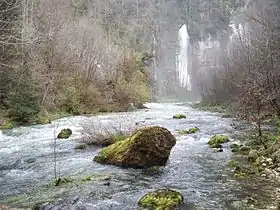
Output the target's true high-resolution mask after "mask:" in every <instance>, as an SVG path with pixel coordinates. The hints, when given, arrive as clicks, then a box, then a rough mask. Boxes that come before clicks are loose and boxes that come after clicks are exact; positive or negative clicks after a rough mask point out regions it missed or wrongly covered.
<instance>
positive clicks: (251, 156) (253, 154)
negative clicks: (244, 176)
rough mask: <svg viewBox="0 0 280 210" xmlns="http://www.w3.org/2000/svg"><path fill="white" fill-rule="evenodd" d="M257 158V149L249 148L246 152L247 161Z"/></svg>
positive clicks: (254, 160) (253, 160)
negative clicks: (247, 152)
mask: <svg viewBox="0 0 280 210" xmlns="http://www.w3.org/2000/svg"><path fill="white" fill-rule="evenodd" d="M257 158H258V151H257V150H250V151H249V154H248V161H249V162H252V163H253V162H256V160H257Z"/></svg>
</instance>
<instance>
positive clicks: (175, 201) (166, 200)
mask: <svg viewBox="0 0 280 210" xmlns="http://www.w3.org/2000/svg"><path fill="white" fill-rule="evenodd" d="M183 202H184V198H183V196H182V194H181V193H179V192H176V191H174V190H170V189H160V190H156V191H154V192H150V193H148V194H146V195H144V196H143V197H142V198H141V199H140V200H139V202H138V205H139V206H141V207H143V208H145V209H156V210H164V209H173V208H176V207H178V206H179V205H180V204H182V203H183Z"/></svg>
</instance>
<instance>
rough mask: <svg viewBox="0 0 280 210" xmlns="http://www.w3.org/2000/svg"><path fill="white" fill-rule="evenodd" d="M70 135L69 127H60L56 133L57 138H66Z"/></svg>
mask: <svg viewBox="0 0 280 210" xmlns="http://www.w3.org/2000/svg"><path fill="white" fill-rule="evenodd" d="M71 135H72V130H71V129H69V128H64V129H62V130H61V131H60V132H59V134H58V135H57V138H58V139H68V138H69V137H70V136H71Z"/></svg>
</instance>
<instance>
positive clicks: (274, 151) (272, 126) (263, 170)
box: [191, 103, 280, 209]
mask: <svg viewBox="0 0 280 210" xmlns="http://www.w3.org/2000/svg"><path fill="white" fill-rule="evenodd" d="M191 106H192V107H193V108H196V109H200V110H204V111H209V112H214V113H221V114H222V116H224V117H233V116H235V113H234V112H233V111H232V110H231V109H229V108H227V107H226V106H224V105H218V104H215V105H206V104H202V103H197V104H192V105H191ZM235 129H237V130H238V126H237V127H235ZM230 148H231V151H232V153H233V154H234V155H233V156H232V158H231V160H230V161H229V162H228V167H229V168H231V169H232V176H233V177H234V178H235V179H236V180H238V181H239V182H246V181H250V182H252V181H253V185H256V186H258V187H257V189H255V190H258V189H259V190H260V191H261V189H265V188H268V189H265V190H264V195H265V199H263V200H261V201H260V200H258V199H255V198H254V193H255V192H254V191H255V190H254V191H252V195H251V200H250V201H248V200H247V201H245V202H244V201H241V202H240V203H239V205H241V206H247V207H248V205H249V206H252V207H254V206H255V205H259V204H260V202H263V203H266V204H267V209H279V207H280V206H279V202H280V193H279V189H280V120H279V119H278V118H276V117H275V118H273V117H271V116H270V117H266V118H265V119H263V121H262V125H261V133H259V129H256V128H255V127H254V126H251V129H249V130H248V131H247V132H246V133H243V134H241V135H238V137H237V139H236V141H235V142H234V143H232V144H231V145H230ZM268 186H269V187H268Z"/></svg>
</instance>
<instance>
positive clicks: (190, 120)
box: [0, 103, 247, 210]
mask: <svg viewBox="0 0 280 210" xmlns="http://www.w3.org/2000/svg"><path fill="white" fill-rule="evenodd" d="M147 106H148V108H149V109H147V110H138V111H133V112H128V113H110V114H106V115H99V116H91V117H87V116H75V117H67V118H63V119H59V120H57V121H54V122H52V123H51V124H47V125H34V126H28V127H18V128H14V129H12V130H8V131H3V132H0V186H1V189H0V201H2V202H1V203H7V202H8V203H14V204H15V205H16V206H18V207H22V206H25V205H26V204H25V203H26V201H29V199H31V200H32V198H30V195H32V196H35V195H36V194H38V195H39V197H40V198H43V199H45V200H46V201H48V200H51V199H53V198H55V199H54V200H55V201H54V202H52V204H51V205H45V206H44V208H42V209H113V210H114V209H116V210H120V209H122V210H125V209H127V210H128V209H138V205H137V201H138V200H139V199H140V198H141V196H143V195H144V194H145V193H147V192H150V191H151V190H154V189H158V188H166V187H168V188H172V189H174V190H177V191H179V192H181V193H182V194H183V196H184V198H185V204H184V206H183V207H182V209H230V208H229V207H227V206H228V203H229V202H231V201H234V200H240V199H243V198H245V197H246V196H247V191H246V189H245V188H244V187H243V186H242V185H241V184H240V183H239V182H237V181H235V180H234V179H232V178H231V176H230V175H229V170H228V169H227V167H226V163H227V162H228V161H229V160H230V158H231V156H232V153H231V151H230V148H229V145H230V143H228V144H225V147H224V151H223V152H221V153H214V152H213V151H212V150H211V149H210V148H209V147H208V145H207V141H208V140H209V138H210V137H211V136H212V135H214V134H226V135H229V137H230V138H231V141H233V139H234V137H235V135H236V134H237V133H238V132H240V131H236V130H235V129H234V128H233V127H232V126H231V125H232V123H233V121H234V120H233V119H230V118H222V117H221V115H220V114H216V113H210V112H204V111H199V110H196V109H193V108H191V107H190V106H186V105H182V104H157V103H150V104H147ZM178 113H183V114H185V115H186V116H187V118H186V119H172V116H173V115H174V114H178ZM94 122H99V123H100V122H101V123H103V124H106V123H110V124H111V125H115V126H119V124H121V126H122V127H125V126H128V127H129V126H131V125H133V124H135V122H141V126H145V125H159V126H163V127H166V128H167V129H169V130H170V131H171V132H172V133H173V134H174V135H175V137H176V139H177V143H176V145H175V146H174V147H173V149H172V151H171V154H170V158H169V161H168V163H167V165H166V166H165V167H163V168H162V169H161V170H160V171H158V172H157V173H153V174H149V173H146V172H145V171H143V170H139V169H138V170H137V169H122V168H119V167H116V166H106V165H100V164H97V163H95V162H93V161H92V159H93V157H94V156H95V155H96V154H97V152H98V151H99V150H100V148H98V147H90V148H88V149H87V150H79V151H77V150H74V147H75V145H76V144H77V140H79V139H81V138H82V133H83V126H82V125H83V124H85V123H86V124H90V123H94ZM235 123H236V122H235ZM239 124H240V125H241V124H242V123H241V122H239ZM194 126H197V127H199V128H200V132H198V133H196V134H191V135H185V136H182V135H178V134H177V132H176V130H178V129H188V128H192V127H194ZM62 128H70V129H72V131H73V134H72V136H71V137H70V138H69V139H67V140H57V148H56V150H57V167H58V172H59V174H60V175H61V176H74V177H75V176H85V175H88V174H93V173H99V174H109V175H110V176H111V177H112V178H111V180H110V181H109V182H108V181H99V182H96V181H93V182H88V183H86V184H81V185H72V186H71V187H58V188H56V189H55V192H50V191H48V190H46V189H45V188H42V186H44V185H45V184H47V183H49V182H50V181H51V180H52V179H53V176H54V175H53V174H54V163H53V144H54V136H55V135H56V134H57V133H58V132H59V131H60V130H61V129H62ZM42 189H45V191H44V190H43V192H42ZM16 195H20V196H26V197H25V198H24V199H23V200H24V201H21V200H20V199H19V200H17V198H16V197H14V198H13V199H14V201H17V202H12V201H11V200H9V201H7V198H8V197H9V196H16ZM32 196H31V197H32Z"/></svg>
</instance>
